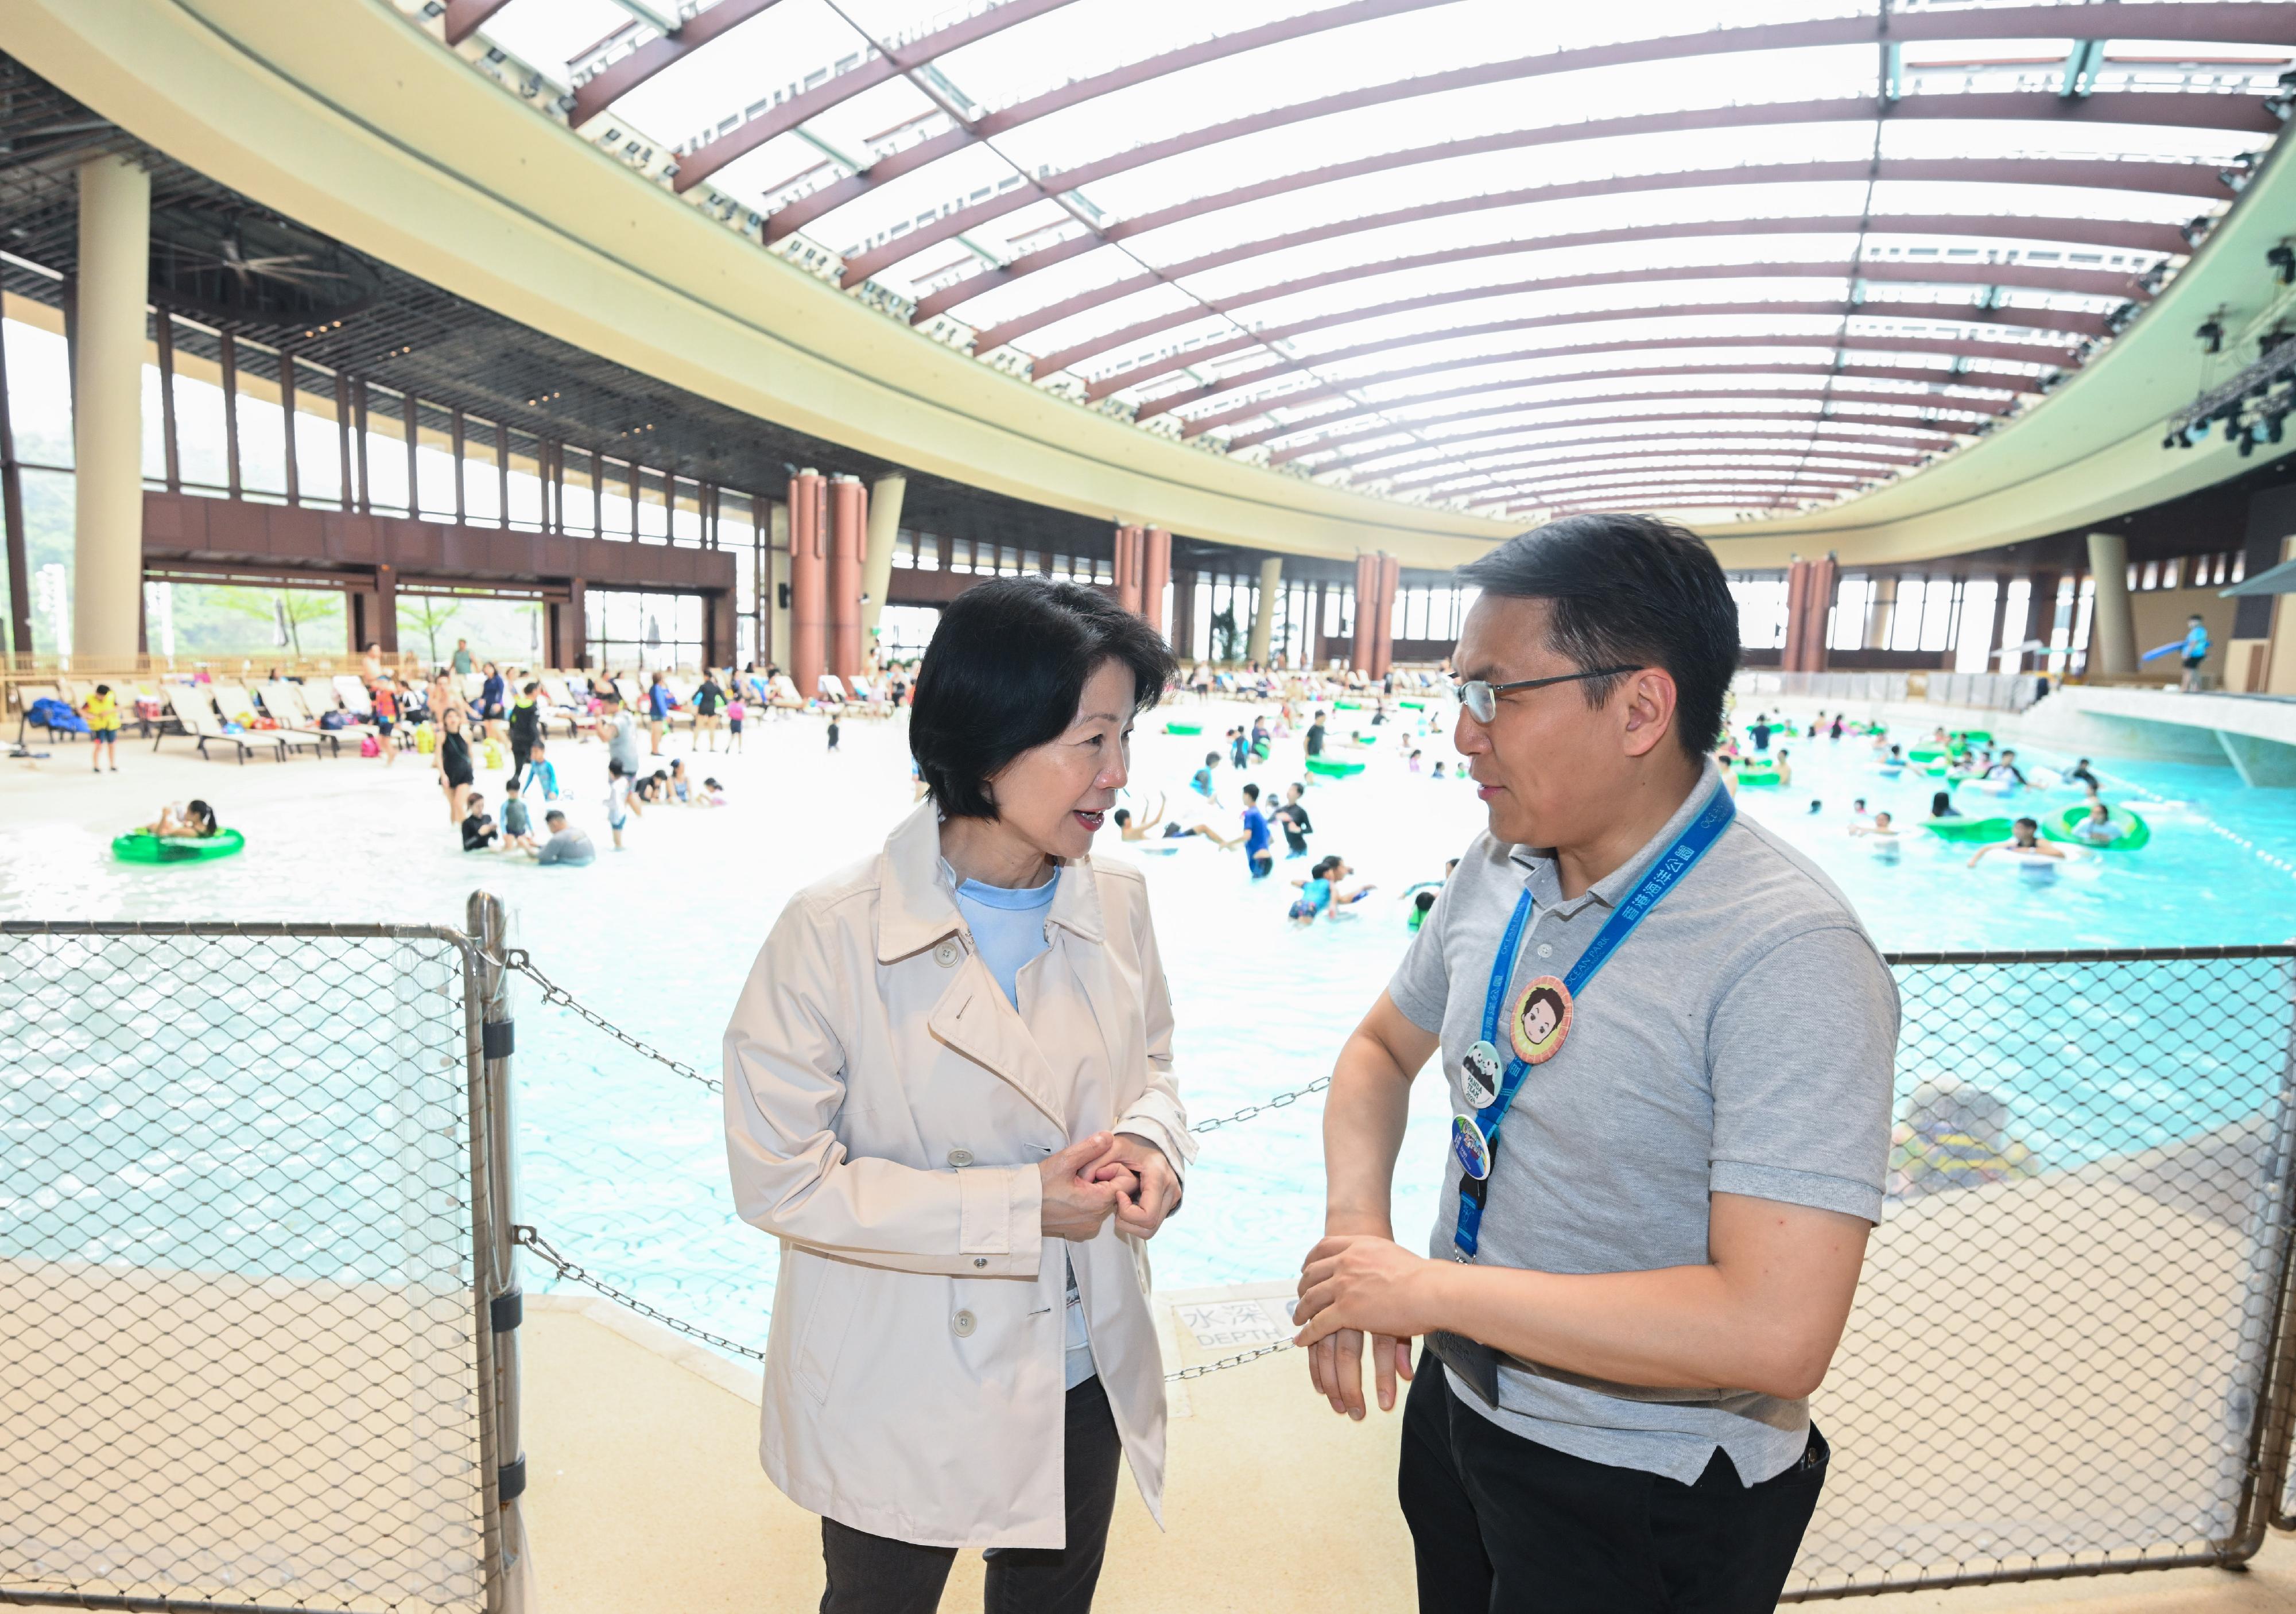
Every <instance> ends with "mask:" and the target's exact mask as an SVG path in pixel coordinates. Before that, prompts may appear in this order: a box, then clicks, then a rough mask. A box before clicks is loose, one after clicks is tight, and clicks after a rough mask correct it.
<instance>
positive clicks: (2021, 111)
mask: <svg viewBox="0 0 2296 1614" xmlns="http://www.w3.org/2000/svg"><path fill="white" fill-rule="evenodd" d="M2256 9H2258V10H2259V11H2263V10H2277V9H2279V8H2277V7H2265V6H2258V7H2257V8H2256ZM1935 14H1938V15H1955V16H1970V15H1978V14H1982V13H1980V12H1974V11H1973V10H1972V11H1960V12H1950V13H1948V12H1938V13H1935ZM1864 27H1865V29H1866V37H1868V38H1871V37H1872V34H1873V23H1872V21H1871V20H1866V22H1865V23H1864ZM1480 71H1481V70H1466V72H1467V74H1468V77H1469V78H1473V76H1474V75H1475V74H1478V73H1480ZM1435 77H1437V78H1451V77H1455V75H1450V74H1438V75H1435ZM1477 81H1480V80H1477ZM1413 82H1420V81H1417V80H1415V81H1413ZM1421 93H1426V92H1421ZM1353 98H1354V97H1353V96H1341V97H1337V99H1339V100H1341V101H1347V100H1351V99H1353ZM1308 104H1315V103H1308ZM1366 104H1370V103H1368V102H1367V103H1366ZM1890 118H1891V119H2011V120H2015V121H2038V122H2049V123H2079V124H2136V125H2141V126H2147V127H2168V128H2202V129H2226V130H2234V131H2237V132H2239V133H2243V134H2254V135H2271V134H2276V133H2277V132H2278V131H2279V128H2280V123H2279V120H2278V119H2276V118H2275V117H2273V115H2272V114H2271V113H2270V112H2269V111H2266V109H2265V107H2264V103H2263V102H2262V101H2261V100H2259V99H2256V98H2253V97H2250V96H2245V95H2216V94H2182V93H2175V94H2172V93H2169V92H2159V93H2148V92H2142V91H2135V90H2128V91H2113V92H2111V93H2108V94H2099V95H2090V96H2087V97H2084V98H2082V99H2080V100H2077V101H2066V100H2062V99H2061V98H2059V97H2058V96H2056V95H2054V94H2050V93H2048V92H2046V91H2039V92H2027V93H2024V94H2017V93H2013V92H2011V93H2000V94H1996V93H1978V92H1972V93H1970V94H1929V95H1913V96H1908V97H1907V98H1906V99H1905V100H1903V101H1898V102H1893V103H1892V104H1891V105H1890ZM1271 119H1273V121H1271ZM1873 119H1874V102H1873V101H1872V99H1871V98H1869V97H1866V96H1857V95H1845V96H1836V97H1831V98H1828V99H1826V100H1822V101H1808V102H1768V103H1763V104H1757V105H1752V106H1718V107H1687V108H1675V109H1669V111H1661V112H1638V113H1633V114H1629V115H1628V116H1626V117H1621V118H1595V119H1586V120H1584V121H1582V122H1578V123H1563V124H1551V125H1546V126H1543V127H1538V128H1533V129H1521V130H1514V131H1510V132H1509V133H1507V134H1505V135H1487V136H1483V137H1481V138H1480V139H1479V140H1475V141H1462V142H1458V143H1456V145H1457V147H1458V148H1459V149H1460V150H1461V151H1463V152H1464V151H1466V150H1469V149H1475V150H1482V149H1489V150H1499V149H1508V150H1521V149H1523V148H1526V147H1533V146H1539V147H1545V146H1558V145H1570V144H1574V143H1579V142H1583V141H1589V140H1612V139H1618V138H1620V137H1622V136H1626V135H1659V134H1686V133H1693V132H1698V131H1705V130H1712V129H1731V128H1754V127H1772V126H1779V125H1793V124H1808V123H1870V122H1872V121H1873ZM1290 121H1293V119H1289V118H1286V117H1283V116H1282V115H1281V113H1280V111H1279V113H1271V114H1262V115H1259V116H1256V117H1251V118H1243V119H1235V120H1234V122H1232V123H1226V124H1218V125H1215V126H1213V127H1210V128H1209V129H1204V130H1200V131H1197V132H1196V133H1193V134H1190V135H1176V136H1174V137H1173V138H1171V139H1169V140H1161V141H1151V142H1149V143H1146V144H1144V145H1139V146H1135V147H1132V148H1131V149H1129V150H1128V151H1123V152H1115V153H1112V154H1111V155H1110V156H1107V157H1103V158H1100V159H1098V160H1095V161H1092V162H1087V163H1080V164H1078V166H1077V167H1075V168H1066V169H1063V170H1062V171H1061V172H1059V173H1056V174H1053V175H1049V176H1046V177H1045V178H1042V179H1039V180H1037V181H1036V182H1035V184H1033V185H1023V186H1021V187H1019V188H1017V189H1015V190H1012V191H1008V192H1005V193H1004V194H1002V195H999V196H992V197H990V198H988V200H987V201H978V202H974V203H972V204H971V205H969V206H966V207H962V208H958V209H954V210H953V211H951V212H949V213H947V214H946V215H944V216H943V217H940V218H939V219H937V220H935V221H934V222H933V223H931V224H929V225H922V226H921V227H920V228H917V229H914V230H912V231H910V232H909V233H907V234H906V235H903V236H901V237H900V238H899V239H898V240H897V241H889V242H886V243H885V244H884V245H882V246H880V247H875V248H872V249H871V250H868V251H865V252H862V253H859V254H857V255H856V256H855V257H853V258H850V259H849V260H848V261H847V263H846V265H845V271H844V277H843V283H844V284H845V285H847V286H854V285H857V284H859V283H861V282H862V281H865V280H866V279H868V278H869V277H870V276H871V275H873V274H877V273H879V272H880V271H881V270H883V269H887V268H890V267H891V266H893V265H895V264H897V263H899V262H901V261H902V260H904V259H905V258H912V257H914V256H915V255H916V254H917V253H919V252H921V251H923V250H925V249H927V248H929V247H931V246H934V245H937V244H938V243H939V242H944V241H947V240H948V239H949V238H950V237H951V236H953V235H955V234H957V233H960V232H963V231H966V230H974V229H979V228H980V227H981V226H982V225H986V224H988V223H989V222H990V221H992V220H994V219H997V218H1001V217H1004V216H1005V215H1006V214H1007V213H1012V212H1014V211H1017V210H1018V209H1021V208H1025V207H1029V206H1031V205H1033V204H1034V203H1035V202H1036V201H1038V200H1039V199H1040V198H1041V197H1044V196H1057V195H1060V194H1062V193H1065V192H1069V191H1073V190H1076V189H1078V187H1080V186H1083V185H1087V184H1094V183H1095V182H1096V181H1099V180H1102V179H1106V178H1110V177H1111V176H1115V175H1118V174H1125V173H1129V172H1131V171H1132V170H1134V169H1136V168H1144V167H1146V166H1147V165H1148V164H1150V163H1152V162H1156V161H1159V160H1162V159H1163V158H1167V157H1177V156H1180V155H1183V154H1185V153H1187V152H1195V151H1198V150H1201V149H1202V148H1203V147H1205V146H1208V145H1214V144H1218V143H1220V142H1221V141H1224V140H1230V139H1235V138H1240V137H1241V136H1242V135H1249V134H1257V133H1259V132H1260V130H1261V129H1263V128H1274V127H1282V126H1283V124H1284V123H1286V122H1290ZM739 133H740V131H738V130H737V131H735V134H736V135H738V134H739ZM733 137H734V136H731V135H729V136H727V138H729V139H731V138H733ZM1499 143H1504V144H1503V145H1502V144H1499ZM684 177H685V176H684V174H683V172H682V171H681V173H680V175H679V179H680V182H681V183H683V181H684Z"/></svg>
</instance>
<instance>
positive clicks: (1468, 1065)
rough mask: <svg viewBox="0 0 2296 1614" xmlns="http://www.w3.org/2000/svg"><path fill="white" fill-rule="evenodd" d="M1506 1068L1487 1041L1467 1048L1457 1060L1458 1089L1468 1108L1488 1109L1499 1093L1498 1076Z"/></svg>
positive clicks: (1495, 1050) (1495, 1049)
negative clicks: (1461, 1058) (1463, 1056)
mask: <svg viewBox="0 0 2296 1614" xmlns="http://www.w3.org/2000/svg"><path fill="white" fill-rule="evenodd" d="M1505 1069H1506V1066H1505V1062H1504V1061H1502V1060H1501V1059H1500V1058H1499V1051H1498V1050H1497V1048H1495V1047H1493V1046H1492V1045H1490V1044H1489V1043H1488V1042H1479V1043H1477V1044H1476V1045H1474V1046H1473V1047H1472V1048H1470V1049H1468V1050H1467V1056H1466V1057H1465V1058H1464V1059H1463V1060H1461V1061H1459V1090H1460V1092H1461V1093H1462V1094H1464V1095H1465V1097H1466V1100H1467V1108H1468V1109H1470V1110H1488V1109H1489V1108H1490V1106H1491V1103H1492V1102H1493V1101H1494V1100H1496V1099H1497V1097H1498V1095H1499V1077H1500V1075H1501V1073H1502V1072H1503V1071H1504V1070H1505Z"/></svg>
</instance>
